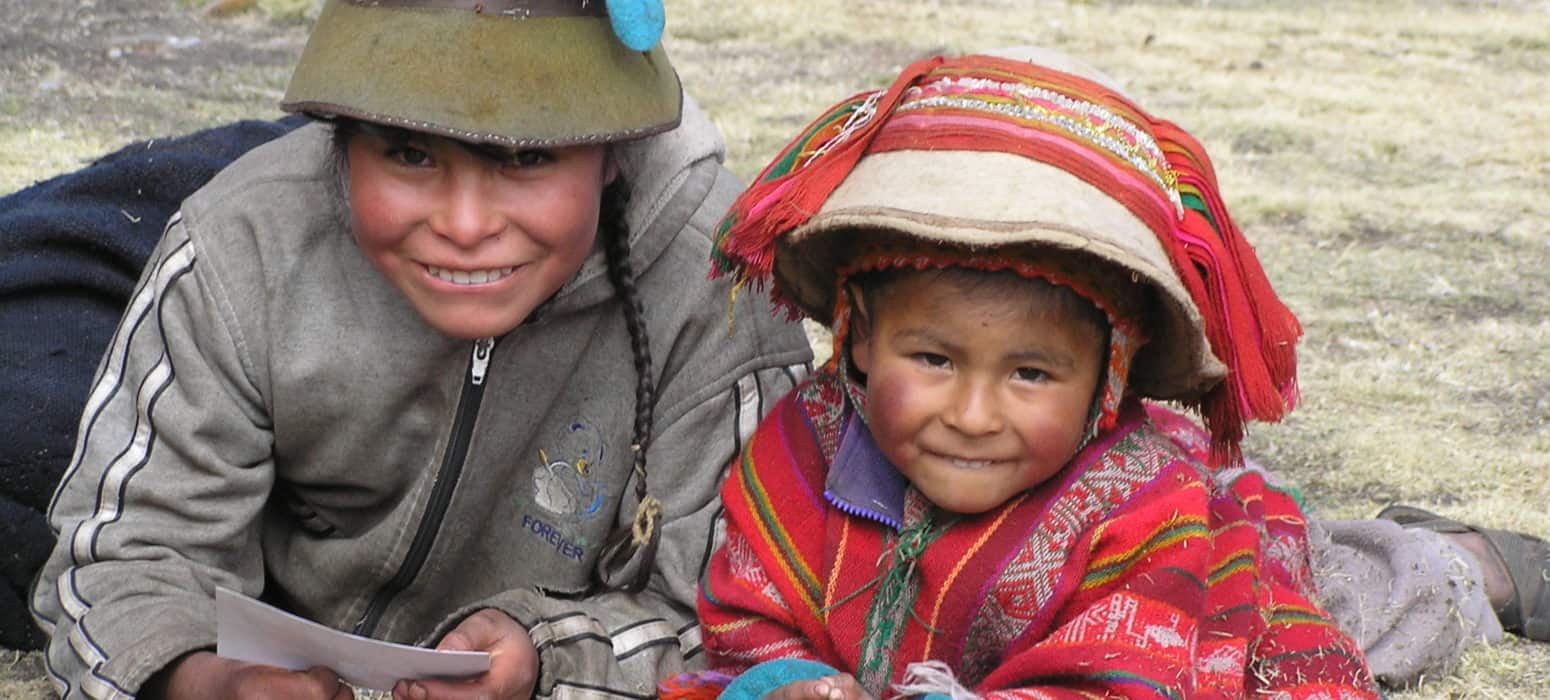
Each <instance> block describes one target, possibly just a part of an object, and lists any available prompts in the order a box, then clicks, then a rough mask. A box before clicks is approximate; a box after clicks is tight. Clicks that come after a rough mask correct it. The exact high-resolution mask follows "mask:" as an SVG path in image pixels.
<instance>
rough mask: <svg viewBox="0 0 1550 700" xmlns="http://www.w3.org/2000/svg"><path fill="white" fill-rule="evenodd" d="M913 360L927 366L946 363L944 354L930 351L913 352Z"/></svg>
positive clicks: (942, 365) (941, 365)
mask: <svg viewBox="0 0 1550 700" xmlns="http://www.w3.org/2000/svg"><path fill="white" fill-rule="evenodd" d="M915 361H916V362H919V363H921V364H923V365H925V366H927V367H946V366H947V365H948V360H947V358H946V357H945V356H943V355H938V354H936V353H931V352H917V353H915Z"/></svg>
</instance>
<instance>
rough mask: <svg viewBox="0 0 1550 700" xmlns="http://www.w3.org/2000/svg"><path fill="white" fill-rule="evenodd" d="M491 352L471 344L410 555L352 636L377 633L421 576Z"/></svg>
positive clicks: (491, 344)
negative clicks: (396, 600) (465, 374)
mask: <svg viewBox="0 0 1550 700" xmlns="http://www.w3.org/2000/svg"><path fill="white" fill-rule="evenodd" d="M494 352H495V339H494V338H481V339H479V340H476V341H474V352H473V356H472V357H471V358H469V361H468V381H467V382H465V383H464V384H463V393H462V394H461V395H460V396H459V397H458V400H457V413H456V414H455V415H454V416H453V419H452V436H451V438H450V439H448V440H447V451H446V453H445V454H443V455H442V457H441V469H440V470H439V471H437V472H436V482H435V484H434V485H433V486H431V499H430V503H429V504H428V505H427V506H426V507H425V515H424V516H422V517H421V518H420V527H419V528H418V529H417V530H415V533H414V539H413V540H412V541H410V543H409V554H407V555H406V556H405V557H404V563H403V564H402V565H400V566H399V567H398V572H397V573H395V574H393V578H391V579H388V582H387V583H386V584H384V585H383V586H382V588H381V589H379V590H378V591H377V593H376V595H374V596H372V599H371V604H370V605H367V606H366V613H365V614H364V615H362V616H361V619H360V621H359V622H357V623H355V633H356V634H358V635H361V636H364V637H370V636H371V635H372V633H373V632H375V631H376V629H377V623H379V622H381V621H382V613H383V612H385V611H386V610H387V606H388V604H389V603H391V602H393V598H394V597H396V596H397V595H398V594H399V593H401V592H403V590H404V589H405V588H408V587H409V584H410V583H413V582H414V579H415V577H416V576H419V575H420V569H421V568H423V567H424V566H425V559H426V557H427V556H428V555H429V554H430V551H431V544H433V543H434V542H435V541H436V533H437V532H439V531H440V530H441V521H442V520H443V519H444V518H445V517H446V515H447V505H448V504H449V503H450V502H451V501H452V492H453V490H455V489H456V487H457V482H458V479H459V478H460V477H461V476H462V474H463V460H464V459H465V458H467V456H468V443H469V441H470V440H471V439H472V437H473V432H474V418H475V417H476V416H478V415H479V403H480V402H481V401H482V400H483V399H484V378H485V374H486V373H488V372H489V369H490V356H491V355H492V354H494Z"/></svg>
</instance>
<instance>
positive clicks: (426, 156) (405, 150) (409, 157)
mask: <svg viewBox="0 0 1550 700" xmlns="http://www.w3.org/2000/svg"><path fill="white" fill-rule="evenodd" d="M387 157H388V158H390V159H392V160H393V161H394V162H396V163H399V164H401V165H407V166H409V167H411V168H423V167H425V166H427V165H430V163H431V154H430V153H427V152H425V151H423V150H421V149H418V148H415V147H414V146H395V147H392V148H389V149H388V151H387Z"/></svg>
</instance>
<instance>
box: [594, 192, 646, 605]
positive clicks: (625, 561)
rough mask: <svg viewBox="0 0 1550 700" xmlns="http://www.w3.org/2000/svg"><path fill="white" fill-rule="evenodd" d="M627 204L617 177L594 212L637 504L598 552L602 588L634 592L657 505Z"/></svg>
mask: <svg viewBox="0 0 1550 700" xmlns="http://www.w3.org/2000/svg"><path fill="white" fill-rule="evenodd" d="M629 203H630V188H629V185H628V183H626V182H625V180H624V177H623V176H622V175H620V176H618V177H615V178H614V181H613V182H612V183H610V184H609V185H608V187H607V188H605V189H604V190H603V196H602V203H601V207H600V209H599V212H598V233H599V234H600V235H601V236H602V238H603V252H604V257H605V259H606V260H607V263H608V279H609V281H611V282H612V283H613V286H614V291H615V293H616V294H617V295H618V297H619V302H620V305H621V306H622V307H623V309H624V325H625V328H626V329H628V330H629V333H630V353H631V355H632V356H633V357H634V360H635V423H634V428H633V432H632V435H631V436H630V452H631V455H630V456H631V459H632V460H633V464H632V468H633V470H634V473H635V497H636V499H637V500H638V501H639V505H638V506H637V507H636V512H635V518H634V522H633V523H632V525H631V527H630V529H629V530H621V531H618V532H616V533H614V535H612V536H610V537H609V539H608V542H607V543H606V544H605V545H604V547H603V554H602V556H601V557H600V564H602V566H603V572H602V573H603V574H604V581H605V583H606V584H607V585H610V586H612V587H615V588H619V589H621V590H624V591H629V592H634V591H639V590H641V589H642V588H645V587H646V583H647V581H648V580H649V579H650V577H651V560H652V559H653V558H654V557H655V556H656V548H657V540H658V538H659V535H660V525H659V523H658V522H657V521H658V517H659V516H660V514H661V504H660V503H659V502H658V501H657V500H656V499H655V498H652V497H651V496H650V495H648V494H647V490H646V448H647V446H648V445H649V444H650V443H651V422H652V410H653V407H654V405H655V404H656V386H655V384H654V383H653V382H652V373H651V343H650V339H649V338H648V337H647V333H646V317H645V309H644V307H642V305H641V300H640V291H639V290H638V289H636V287H635V270H634V268H633V267H631V265H630V229H629V225H628V224H627V223H626V221H625V216H624V214H625V209H626V208H627V206H628V205H629ZM637 553H639V554H641V555H642V557H641V561H640V562H638V566H637V568H635V571H634V574H633V575H624V576H623V577H622V578H623V580H622V581H618V582H615V581H611V580H609V579H610V578H613V577H611V576H609V575H608V574H610V573H613V572H612V571H609V569H616V570H618V571H620V572H622V571H624V570H627V569H628V568H630V567H629V566H628V565H629V563H630V562H631V560H633V559H635V558H636V557H635V555H636V554H637Z"/></svg>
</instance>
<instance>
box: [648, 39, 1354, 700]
mask: <svg viewBox="0 0 1550 700" xmlns="http://www.w3.org/2000/svg"><path fill="white" fill-rule="evenodd" d="M1021 59H1031V60H1032V61H1033V62H1030V60H1021ZM718 251H719V253H720V255H721V256H722V257H721V262H722V263H723V265H724V268H723V269H724V270H726V271H730V272H732V273H734V274H735V275H736V276H737V278H738V280H739V282H740V284H741V283H754V284H758V283H761V282H765V281H773V287H774V294H775V296H776V297H777V298H778V299H779V300H780V301H782V302H784V303H785V304H787V305H788V306H790V307H792V308H794V309H796V310H799V311H800V312H801V313H804V314H807V315H809V316H810V317H812V318H815V319H817V320H819V321H820V322H823V323H824V324H826V325H827V326H829V327H830V328H831V329H832V330H833V332H834V336H835V348H836V352H835V355H834V359H833V361H832V362H831V364H830V365H828V366H826V367H825V368H824V371H822V372H820V373H819V374H817V375H815V376H814V377H813V378H811V379H810V380H808V381H807V382H805V383H804V384H803V385H802V386H801V387H799V388H798V390H797V391H796V392H794V393H793V394H792V395H790V396H788V397H787V398H786V399H784V400H783V401H782V402H781V403H780V404H778V405H777V406H776V407H775V408H774V410H773V411H772V412H771V415H770V416H769V417H767V418H766V419H765V420H764V422H762V423H761V424H760V426H759V428H758V430H757V431H756V432H755V434H754V437H753V438H752V439H751V440H750V441H749V443H748V445H747V447H746V448H745V449H744V451H743V453H742V456H741V458H740V459H739V461H738V462H737V463H736V464H735V465H734V466H733V469H732V473H731V476H730V478H729V479H728V481H727V483H726V485H725V487H724V489H723V492H722V498H723V501H724V504H725V508H726V514H725V529H726V542H725V544H724V546H723V547H722V548H720V549H719V550H717V552H716V554H715V555H714V557H713V558H712V560H711V562H710V565H709V568H708V569H707V572H706V575H705V578H704V580H703V581H702V588H701V596H700V616H701V621H702V625H703V628H704V629H703V633H704V643H705V647H706V649H707V651H708V652H709V662H710V664H711V667H712V668H713V669H715V670H714V671H713V672H708V673H702V674H698V675H686V676H682V677H678V678H675V679H672V680H670V681H669V682H667V683H664V685H663V686H662V692H663V695H664V696H666V697H692V696H696V695H714V694H716V692H717V691H719V690H721V689H722V688H723V687H725V689H726V691H727V692H729V693H731V694H732V695H733V696H735V697H738V698H742V697H759V696H764V695H766V694H768V695H769V696H771V697H778V698H803V697H810V698H828V699H834V700H837V699H838V698H847V697H895V696H910V695H918V694H941V695H943V696H950V697H953V698H963V697H987V696H988V697H1000V696H1006V697H1012V696H1021V697H1051V698H1052V697H1100V696H1101V697H1169V698H1178V697H1191V698H1193V697H1224V698H1243V697H1270V696H1273V697H1284V698H1372V697H1377V690H1376V686H1375V685H1374V684H1373V681H1372V679H1371V677H1370V675H1369V673H1368V671H1367V668H1366V666H1365V664H1364V661H1363V658H1362V656H1361V652H1360V650H1359V648H1358V647H1357V646H1356V645H1355V644H1354V643H1353V641H1352V640H1351V639H1350V638H1349V637H1348V636H1347V635H1345V634H1344V633H1343V632H1341V631H1340V630H1339V629H1337V628H1336V627H1335V626H1334V625H1333V624H1332V623H1331V620H1330V618H1329V616H1328V615H1327V614H1326V613H1324V612H1323V611H1322V610H1321V609H1320V608H1319V607H1318V606H1317V605H1316V604H1315V603H1314V600H1313V591H1312V587H1311V584H1310V581H1309V574H1308V560H1309V553H1308V546H1307V539H1306V538H1307V535H1306V525H1305V520H1304V516H1303V514H1302V512H1301V511H1300V510H1299V507H1298V504H1297V503H1296V501H1295V500H1294V499H1293V497H1292V496H1290V495H1289V494H1288V493H1286V492H1285V491H1282V490H1280V489H1278V488H1276V486H1275V485H1274V484H1272V483H1270V482H1269V481H1268V480H1267V478H1266V477H1265V475H1264V474H1263V473H1261V472H1259V471H1258V470H1254V469H1249V468H1245V467H1243V466H1241V462H1240V460H1239V459H1238V444H1239V440H1240V438H1241V435H1242V428H1243V425H1244V423H1245V422H1246V421H1249V420H1275V419H1278V418H1279V417H1280V416H1282V415H1283V414H1284V413H1285V412H1286V411H1287V410H1289V409H1290V408H1291V406H1292V403H1293V401H1294V399H1295V384H1294V377H1295V368H1294V361H1293V352H1292V350H1293V345H1294V344H1295V342H1296V340H1297V337H1298V336H1299V334H1300V329H1299V327H1298V325H1297V322H1296V319H1295V318H1294V317H1293V316H1292V315H1291V314H1290V313H1289V312H1288V311H1287V310H1286V309H1285V308H1284V307H1283V306H1282V305H1281V304H1280V302H1279V301H1278V299H1277V298H1276V296H1275V294H1274V292H1273V291H1272V290H1271V288H1270V286H1269V284H1268V282H1267V281H1266V280H1265V277H1264V275H1263V273H1262V271H1261V270H1260V268H1259V266H1258V264H1257V262H1256V260H1255V257H1254V251H1253V249H1252V248H1251V247H1249V245H1248V244H1247V243H1246V242H1244V241H1243V240H1242V238H1241V237H1240V236H1239V234H1238V232H1237V231H1236V230H1235V229H1234V228H1233V225H1232V222H1231V220H1230V219H1229V217H1228V215H1227V212H1226V210H1225V209H1224V208H1223V207H1222V204H1221V201H1220V199H1219V198H1218V196H1217V193H1216V186H1215V179H1214V175H1213V174H1212V171H1211V166H1210V163H1209V161H1208V160H1207V159H1206V155H1205V153H1204V151H1203V150H1202V149H1201V148H1200V146H1199V145H1198V144H1197V143H1195V142H1194V141H1193V140H1192V139H1191V138H1190V137H1189V136H1188V135H1187V134H1185V133H1184V132H1183V131H1182V130H1180V129H1179V128H1178V127H1176V126H1174V125H1172V124H1170V123H1168V122H1165V121H1162V120H1159V119H1156V118H1154V117H1152V116H1150V115H1149V114H1148V113H1146V112H1144V111H1142V110H1141V109H1140V108H1139V107H1137V106H1135V105H1134V104H1132V103H1131V102H1130V101H1129V100H1128V99H1126V98H1125V97H1124V96H1123V95H1122V94H1120V93H1118V92H1117V91H1116V90H1114V89H1112V88H1110V87H1108V86H1107V84H1106V83H1104V82H1101V79H1100V78H1098V77H1097V76H1096V75H1095V74H1093V73H1092V72H1091V71H1090V69H1087V68H1085V67H1083V66H1080V65H1077V64H1075V63H1074V62H1072V61H1070V60H1069V59H1066V58H1064V57H1062V56H1059V55H1052V54H1043V53H1038V52H1023V53H1021V54H1018V56H1017V57H1005V56H969V57H965V58H959V59H952V60H943V59H934V60H930V61H923V62H921V63H918V64H915V65H913V66H910V67H909V68H907V69H906V70H905V71H904V73H903V74H902V75H901V76H900V77H899V78H898V79H897V81H896V82H895V83H894V84H893V85H892V86H891V87H890V88H888V89H887V90H884V91H879V92H875V93H867V94H862V95H859V96H857V97H855V98H852V99H850V100H847V101H845V102H843V103H841V104H840V105H838V106H836V107H835V108H833V109H832V110H830V111H829V112H827V113H826V114H824V115H823V116H822V117H820V118H819V119H818V120H817V121H815V122H814V123H813V125H812V126H811V127H809V129H808V130H807V131H806V132H804V133H803V134H802V135H801V136H799V137H798V138H797V139H796V140H795V141H794V142H793V143H792V144H791V145H790V146H788V147H787V149H786V150H785V151H784V152H783V153H782V154H781V155H780V156H779V157H778V158H777V159H776V160H775V161H774V162H773V163H772V165H771V166H770V167H769V168H768V169H767V170H766V171H765V173H764V174H763V175H762V176H761V178H760V181H759V182H758V183H756V184H755V185H754V186H753V187H752V188H751V189H750V190H749V191H748V192H747V193H745V194H744V195H743V196H742V197H741V198H740V199H739V200H738V202H737V203H736V204H735V205H734V207H733V209H732V212H731V214H729V216H728V218H727V220H726V221H725V222H724V223H723V236H722V238H721V240H720V242H719V245H718ZM1143 398H1149V399H1165V400H1172V401H1177V402H1181V403H1182V404H1183V405H1185V406H1187V407H1190V408H1192V409H1196V410H1198V411H1199V412H1200V413H1201V414H1202V415H1203V417H1204V418H1205V423H1206V425H1207V426H1208V428H1209V433H1206V432H1203V431H1201V430H1200V429H1199V428H1197V427H1195V425H1194V424H1193V423H1192V422H1190V421H1189V420H1188V419H1187V418H1184V417H1183V416H1181V415H1179V414H1177V413H1173V412H1171V411H1168V410H1166V409H1163V408H1160V407H1158V406H1156V405H1152V404H1146V403H1143V402H1142V399H1143ZM794 660H801V661H794ZM765 662H769V663H765ZM808 662H820V663H818V664H814V663H808ZM733 678H736V680H732V679H733ZM728 681H730V685H729V684H728Z"/></svg>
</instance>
